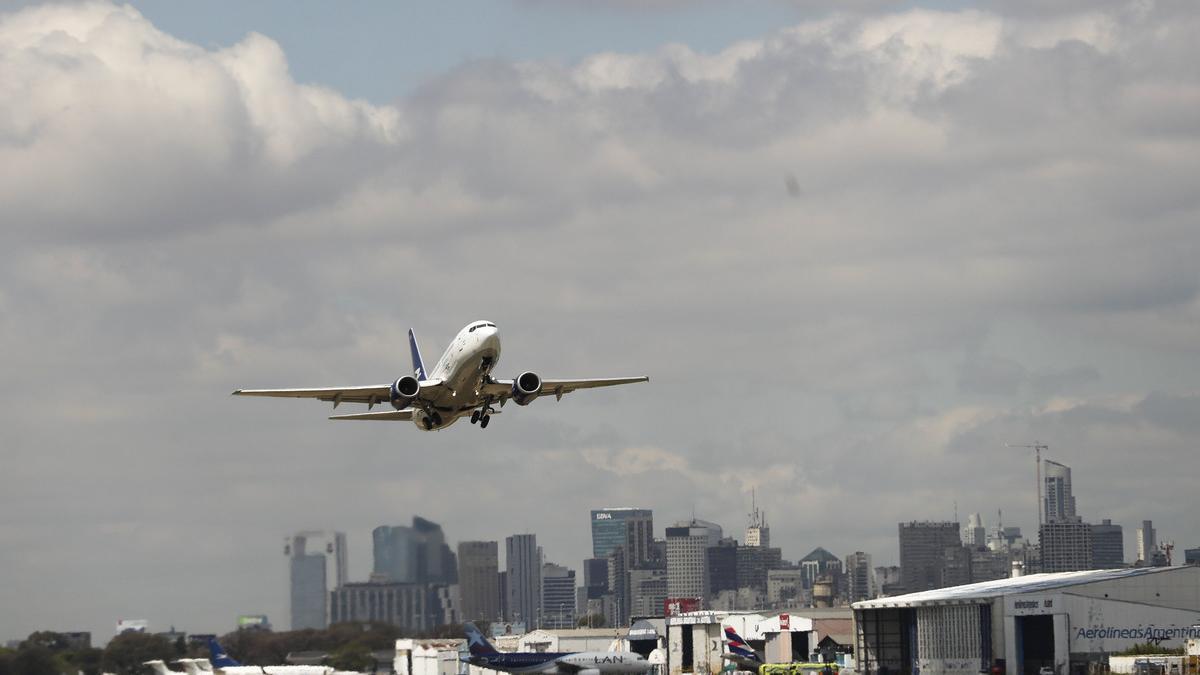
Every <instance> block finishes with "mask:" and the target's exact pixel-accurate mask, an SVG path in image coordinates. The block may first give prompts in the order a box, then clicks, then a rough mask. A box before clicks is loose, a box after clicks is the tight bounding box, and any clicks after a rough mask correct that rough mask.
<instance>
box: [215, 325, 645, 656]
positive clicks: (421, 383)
mask: <svg viewBox="0 0 1200 675" xmlns="http://www.w3.org/2000/svg"><path fill="white" fill-rule="evenodd" d="M408 344H409V348H410V350H411V352H412V364H413V374H412V375H405V376H403V377H400V378H397V379H396V381H395V382H392V383H391V384H373V385H368V386H355V387H321V388H317V389H238V390H237V391H235V392H233V394H234V396H277V397H284V398H315V399H317V400H320V401H332V402H333V407H334V408H337V407H338V405H339V404H341V403H366V404H367V412H360V413H353V414H349V415H334V416H332V417H330V418H329V419H331V420H388V421H396V420H399V421H411V422H413V423H414V424H416V425H417V428H418V429H422V430H424V431H433V430H435V429H438V430H440V429H445V428H446V427H448V426H450V425H451V424H454V423H455V422H456V421H458V419H459V418H460V417H467V416H470V418H471V424H479V426H480V428H483V429H486V428H487V425H488V422H489V421H490V420H491V418H492V415H494V414H497V413H498V411H497V410H496V409H495V408H494V407H493V406H494V405H495V404H497V403H498V404H499V405H500V407H504V404H505V403H506V402H507V401H509V400H510V399H511V400H512V401H514V402H515V403H516V404H517V405H520V406H526V405H529V404H530V403H533V401H534V400H535V399H537V398H538V397H543V396H550V395H553V396H554V397H555V399H557V400H562V397H563V395H564V394H568V393H570V392H572V391H575V390H576V389H594V388H596V387H612V386H616V385H619V384H632V383H634V382H646V381H648V380H649V379H650V378H649V377H645V376H642V377H610V378H598V379H585V380H562V379H550V378H542V377H541V376H540V375H538V374H537V373H535V372H533V371H525V372H524V373H521V374H520V375H518V376H517V377H516V378H515V379H512V380H498V379H495V378H493V377H492V369H493V368H495V367H496V362H497V361H499V360H500V334H499V332H498V330H497V328H496V324H494V323H492V322H490V321H474V322H472V323H470V324H468V325H467V326H466V327H465V328H463V329H462V330H461V331H459V332H458V335H456V336H455V337H454V340H453V341H452V342H451V343H450V346H449V347H447V348H446V352H445V353H444V354H442V358H440V359H438V362H437V364H436V365H434V367H433V369H432V370H426V369H425V362H424V360H423V359H422V358H421V350H420V349H419V348H418V347H417V336H416V334H415V333H413V331H412V330H411V329H410V330H409V331H408ZM381 403H390V404H391V407H392V410H382V411H377V412H372V411H371V410H372V408H374V407H375V406H376V405H379V404H381ZM213 665H216V662H215V661H214V663H213Z"/></svg>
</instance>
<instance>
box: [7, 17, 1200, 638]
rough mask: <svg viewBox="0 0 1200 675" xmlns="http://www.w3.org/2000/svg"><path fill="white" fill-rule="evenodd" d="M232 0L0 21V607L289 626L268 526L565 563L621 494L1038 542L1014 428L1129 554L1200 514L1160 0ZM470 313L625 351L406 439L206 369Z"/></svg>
mask: <svg viewBox="0 0 1200 675" xmlns="http://www.w3.org/2000/svg"><path fill="white" fill-rule="evenodd" d="M243 5H244V3H234V2H230V1H224V2H218V3H217V4H208V3H203V4H201V3H197V2H194V1H193V0H182V1H180V2H170V3H162V2H143V3H139V2H135V3H133V4H118V3H111V2H106V1H105V0H96V1H95V2H87V3H73V2H66V3H40V2H29V1H27V0H18V2H15V3H7V4H5V7H4V9H3V10H0V50H2V51H3V53H4V54H5V55H6V58H4V59H0V81H2V82H5V83H6V91H7V92H8V94H9V95H7V96H5V97H3V99H2V100H0V173H2V174H3V178H4V179H3V180H0V212H2V213H3V214H4V227H2V228H0V346H2V347H3V349H0V354H3V356H2V357H0V359H2V361H0V367H2V369H3V372H4V373H5V375H6V382H7V383H8V384H9V386H8V387H5V388H4V389H3V390H0V454H2V458H3V463H4V464H3V465H4V471H0V538H2V540H3V542H4V546H3V547H0V569H3V570H4V571H5V574H6V581H7V583H5V584H4V585H3V586H0V606H3V607H5V608H10V609H9V611H7V612H5V613H3V615H0V636H5V637H9V638H19V637H22V636H25V635H28V634H29V633H30V632H32V631H33V630H35V629H38V628H46V627H58V628H64V629H69V630H91V631H93V632H94V634H95V635H96V636H97V637H98V638H99V637H102V636H105V635H106V634H107V633H108V632H109V631H110V630H111V628H112V626H113V625H114V621H115V620H116V619H119V618H122V617H143V618H146V619H148V620H149V621H151V623H152V625H155V626H169V625H172V624H174V625H176V626H184V625H186V626H188V627H189V628H192V629H200V630H213V629H217V628H219V627H221V626H224V625H227V622H228V621H229V617H231V616H236V615H240V614H243V613H247V614H267V615H269V616H271V617H272V619H273V620H274V621H277V622H279V623H280V625H283V624H285V623H286V621H284V620H283V619H284V618H285V617H286V616H287V614H288V609H287V598H288V590H289V589H288V579H287V574H285V572H284V570H285V569H286V566H287V565H288V561H287V559H286V558H285V557H284V556H282V555H281V554H280V543H281V542H280V537H281V536H286V535H287V534H288V533H292V532H297V531H301V530H305V529H309V528H314V529H320V530H330V531H341V532H346V533H347V535H348V537H349V541H348V548H349V551H348V559H347V566H348V568H349V569H348V573H349V577H350V578H352V579H358V580H362V579H366V578H367V577H368V575H369V572H370V570H371V568H372V560H371V552H370V542H369V538H368V536H367V535H368V533H370V532H371V530H372V529H373V528H375V527H378V526H381V525H387V526H394V525H396V524H398V523H404V522H407V521H406V520H405V519H403V518H400V515H399V514H422V515H425V516H427V517H430V518H433V519H434V520H436V521H437V522H438V523H440V524H441V525H442V527H444V528H445V532H446V533H447V534H448V536H449V538H450V539H452V540H453V542H457V541H478V540H499V539H502V538H503V537H506V536H508V535H510V534H513V533H536V535H537V539H538V542H539V543H540V544H541V545H542V546H544V547H545V559H546V560H549V561H551V562H555V563H557V564H562V565H566V566H568V567H569V568H572V569H575V570H576V571H577V573H578V572H579V571H580V568H579V567H578V564H579V561H581V560H583V559H586V557H587V555H588V552H589V551H591V550H592V546H591V544H592V542H591V541H590V540H589V532H588V528H587V525H586V523H587V518H588V516H587V514H588V513H589V512H590V511H591V510H592V509H600V508H604V507H607V506H612V505H614V504H630V505H635V506H638V507H643V508H647V509H652V510H653V511H654V512H655V514H656V515H657V516H658V525H659V526H661V525H663V524H669V523H673V522H677V521H679V520H687V519H688V518H689V515H690V514H695V516H696V517H698V518H703V519H707V520H711V521H713V522H716V523H718V524H720V525H722V526H723V527H724V528H725V532H726V533H727V534H732V533H737V536H738V537H739V538H740V537H742V536H744V535H743V534H742V533H743V532H744V528H745V525H746V523H745V520H744V514H746V513H749V512H751V511H752V510H753V508H754V506H757V507H758V508H760V509H761V510H762V511H764V512H765V513H767V514H769V515H770V541H771V545H772V546H773V547H780V548H782V549H783V556H784V557H785V558H787V559H791V560H795V559H796V558H797V557H799V556H801V555H804V554H806V553H807V552H808V551H810V550H812V549H814V548H816V547H818V546H820V547H824V548H825V549H827V550H828V551H830V552H831V553H833V554H835V555H836V556H838V557H839V558H842V557H844V556H846V555H848V554H850V553H852V552H854V551H863V552H864V553H868V554H871V555H872V563H873V564H875V565H877V566H887V565H888V564H889V563H890V562H894V561H895V558H894V556H895V555H896V553H895V550H896V547H895V538H896V536H897V534H896V523H897V522H898V521H901V520H904V521H908V520H918V521H924V520H930V521H946V520H957V518H955V511H956V508H955V505H956V504H957V507H958V509H957V510H959V512H961V513H963V514H967V513H974V512H978V513H981V514H983V515H984V516H985V517H986V520H987V522H988V524H989V525H991V524H994V523H996V522H997V520H998V519H997V518H995V517H994V516H993V514H994V513H995V512H996V511H997V510H1003V514H1004V516H1003V521H1004V523H1005V524H1015V525H1020V526H1021V528H1022V531H1023V532H1024V535H1025V537H1026V538H1027V539H1029V540H1035V539H1036V537H1037V527H1036V525H1035V516H1034V513H1035V512H1036V510H1037V508H1038V507H1039V505H1040V500H1037V499H1036V498H1035V488H1040V487H1041V486H1038V485H1037V484H1035V480H1036V477H1035V474H1034V471H1033V469H1034V467H1033V466H1031V465H1032V460H1033V455H1034V451H1033V450H1030V449H1025V448H1021V449H1017V448H1012V447H1009V445H1010V444H1011V445H1025V444H1030V443H1034V442H1035V439H1036V441H1037V442H1040V443H1041V444H1044V445H1047V446H1048V447H1049V449H1048V450H1047V451H1046V455H1047V456H1048V457H1050V458H1052V459H1053V460H1055V461H1058V462H1061V463H1062V464H1064V465H1067V466H1070V467H1072V469H1073V472H1074V475H1073V486H1072V488H1073V496H1074V497H1075V498H1076V499H1077V501H1078V505H1079V512H1080V514H1083V515H1084V516H1085V517H1086V520H1087V521H1088V522H1089V523H1092V524H1095V523H1097V522H1099V521H1101V520H1102V519H1104V518H1107V519H1110V520H1111V522H1112V523H1114V524H1120V525H1122V526H1123V537H1124V540H1125V542H1124V543H1125V546H1124V550H1125V551H1126V557H1127V558H1128V557H1131V554H1130V552H1132V551H1133V550H1135V548H1136V547H1135V544H1134V541H1133V539H1132V537H1133V536H1134V533H1135V532H1136V531H1137V530H1138V529H1139V527H1138V523H1140V522H1141V521H1143V520H1152V521H1153V528H1154V529H1155V530H1156V540H1157V541H1161V542H1170V541H1174V542H1175V543H1176V544H1177V545H1178V547H1179V548H1178V549H1176V554H1177V555H1178V552H1179V551H1182V550H1186V549H1188V548H1195V547H1196V546H1197V545H1198V544H1200V523H1197V522H1196V521H1195V519H1194V518H1192V517H1191V516H1190V514H1191V513H1193V512H1194V511H1195V507H1196V497H1195V495H1194V491H1193V490H1192V489H1191V487H1192V478H1191V477H1192V476H1193V475H1194V474H1195V471H1194V467H1195V462H1196V460H1195V448H1196V446H1197V444H1198V442H1200V426H1197V424H1196V420H1197V419H1200V392H1198V391H1197V386H1196V382H1198V381H1200V359H1198V358H1196V356H1197V345H1200V276H1198V275H1197V274H1196V264H1195V259H1196V257H1197V256H1196V251H1197V247H1198V246H1200V233H1198V230H1197V228H1196V227H1195V223H1196V221H1197V217H1198V214H1200V190H1197V189H1196V185H1195V184H1196V178H1195V177H1196V176H1198V175H1200V153H1197V152H1196V151H1195V147H1196V145H1197V143H1200V122H1198V121H1197V120H1198V118H1197V116H1196V114H1195V104H1194V101H1193V100H1192V98H1190V94H1189V92H1193V91H1197V90H1200V72H1198V71H1197V69H1196V68H1194V67H1191V66H1192V64H1193V63H1195V62H1198V61H1200V43H1198V42H1197V41H1196V40H1195V39H1194V36H1195V35H1196V34H1197V33H1198V32H1200V11H1197V9H1196V7H1195V5H1194V4H1190V3H1178V2H1154V3H1142V2H1135V1H1134V0H1114V1H1113V2H1104V3H1099V4H1095V3H1092V4H1086V6H1085V4H1081V3H1065V4H1064V3H1043V4H1038V3H1027V2H1025V3H995V2H991V3H968V4H967V5H962V4H958V5H956V4H955V3H945V2H940V1H937V0H916V1H915V2H906V3H889V2H864V3H853V7H849V6H847V5H846V3H833V2H817V3H751V4H750V5H747V6H741V5H740V4H739V5H736V6H735V5H732V4H731V5H724V4H723V3H679V2H668V3H661V2H659V3H630V2H625V1H617V0H598V1H597V2H587V3H580V2H570V3H539V2H520V1H515V2H514V1H511V0H484V1H483V2H480V3H478V4H472V6H471V7H470V8H466V7H455V8H447V7H446V6H445V4H444V3H403V4H402V5H396V4H394V3H378V2H377V3H372V2H366V3H361V4H356V5H355V7H354V8H353V9H346V8H343V7H340V6H337V5H322V4H320V3H314V4H313V5H311V6H307V5H306V7H307V8H308V9H307V10H306V11H302V12H300V11H295V9H294V7H293V6H292V4H291V3H286V2H282V1H280V0H265V1H264V2H262V3H256V4H255V6H254V7H253V8H244V7H243ZM731 8H732V9H731ZM533 261H538V262H539V266H538V268H537V273H536V274H535V273H533V272H532V271H531V270H532V264H533ZM479 319H484V320H487V321H489V322H494V323H495V324H496V326H497V327H498V330H499V331H500V333H501V334H503V336H504V345H505V347H504V358H503V360H502V361H501V362H500V364H501V366H503V369H504V370H505V372H498V373H497V376H498V377H504V378H511V377H515V376H516V375H518V374H519V373H518V372H513V370H511V369H509V366H504V364H509V365H510V366H511V367H512V368H513V369H515V368H516V367H517V364H520V367H521V368H529V369H531V370H533V371H535V372H538V373H543V374H563V375H565V376H587V375H589V374H593V373H600V374H607V373H614V374H620V373H625V374H630V375H639V374H646V375H649V376H650V378H651V380H650V382H649V383H648V384H646V385H640V386H639V387H629V388H627V389H626V390H622V391H614V392H608V391H604V390H600V391H596V392H589V393H588V396H587V397H586V399H584V398H583V397H579V398H573V397H564V398H563V399H562V401H556V400H555V397H552V396H546V397H542V398H540V399H538V400H537V401H534V402H533V403H532V404H531V405H529V406H528V407H527V408H521V414H519V415H518V414H511V410H512V409H511V405H512V404H511V402H510V404H509V405H510V407H509V408H506V409H505V410H504V411H503V414H500V415H497V416H496V417H495V419H493V420H492V423H491V424H490V426H489V428H488V429H487V430H486V432H480V430H479V429H478V427H474V428H472V427H470V426H469V425H461V426H456V427H455V428H453V429H450V430H448V431H447V432H443V433H434V434H413V433H411V432H412V431H413V430H412V429H404V428H400V427H399V426H397V425H394V424H388V423H381V424H376V425H368V424H347V423H343V422H331V421H327V420H325V419H323V417H324V416H325V415H326V414H333V410H332V408H333V407H332V405H321V404H318V403H315V402H304V403H296V404H295V405H277V404H278V403H279V402H278V401H270V400H261V399H252V400H245V399H234V398H232V397H230V396H229V393H230V392H232V391H234V390H235V389H237V388H240V387H246V386H253V385H255V384H258V383H265V384H270V385H278V386H295V387H307V386H316V385H319V384H322V383H351V382H376V383H387V382H393V381H395V379H396V378H397V377H399V376H400V375H404V374H407V373H408V372H409V371H410V369H411V366H410V362H409V358H408V349H407V344H406V334H407V331H408V330H409V329H410V328H416V329H417V331H418V333H419V337H420V339H421V341H422V342H423V343H424V344H425V345H427V346H428V345H434V344H445V343H446V342H447V340H448V339H449V338H450V337H451V336H452V335H454V334H455V332H456V331H457V330H459V329H460V328H461V327H462V326H463V325H464V324H466V323H468V322H470V321H474V320H479ZM309 403H311V405H308V404H309ZM349 408H350V406H349V404H347V403H343V404H342V405H341V406H340V407H339V408H338V410H337V411H336V412H337V413H338V414H340V413H343V412H347V411H348V409H349ZM377 409H378V407H377ZM405 431H407V432H409V433H403V432H405ZM751 495H755V496H754V498H753V499H754V500H755V504H754V506H752V505H751V501H752V498H751ZM1147 535H1148V531H1147ZM314 562H315V561H314ZM719 562H722V564H725V563H727V562H728V561H727V560H724V561H719ZM979 562H981V563H983V562H987V561H983V560H981V561H979ZM974 564H975V561H967V560H966V559H965V557H964V558H963V559H961V560H956V561H955V565H956V567H955V569H954V570H953V573H954V574H962V573H963V572H964V571H968V567H969V566H973V565H974ZM314 567H315V565H314ZM970 569H974V567H970ZM314 576H315V575H314ZM647 576H653V575H647ZM640 581H642V582H645V585H646V586H647V588H655V587H656V584H659V582H660V581H661V580H659V579H653V578H648V579H642V580H640ZM776 582H777V583H776V590H777V592H779V593H785V592H786V589H785V587H786V585H787V583H788V581H787V580H786V579H782V578H779V579H776ZM363 592H364V593H365V592H367V591H366V590H364V591H363ZM731 601H732V602H734V603H736V602H739V601H740V600H739V599H738V598H733V599H732V600H731ZM231 603H233V604H234V605H236V606H231ZM347 611H353V608H349V607H348V608H347Z"/></svg>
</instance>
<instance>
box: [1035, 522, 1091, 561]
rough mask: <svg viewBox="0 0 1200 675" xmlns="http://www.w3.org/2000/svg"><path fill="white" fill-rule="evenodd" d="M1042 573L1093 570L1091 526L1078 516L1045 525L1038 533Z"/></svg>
mask: <svg viewBox="0 0 1200 675" xmlns="http://www.w3.org/2000/svg"><path fill="white" fill-rule="evenodd" d="M1038 546H1039V549H1040V550H1041V556H1042V557H1041V568H1040V569H1041V571H1042V572H1076V571H1079V570H1090V569H1092V526H1091V525H1090V524H1088V523H1085V522H1083V521H1082V520H1080V519H1079V517H1078V516H1076V517H1074V518H1058V519H1055V520H1050V521H1047V522H1045V523H1042V526H1041V527H1040V528H1039V529H1038Z"/></svg>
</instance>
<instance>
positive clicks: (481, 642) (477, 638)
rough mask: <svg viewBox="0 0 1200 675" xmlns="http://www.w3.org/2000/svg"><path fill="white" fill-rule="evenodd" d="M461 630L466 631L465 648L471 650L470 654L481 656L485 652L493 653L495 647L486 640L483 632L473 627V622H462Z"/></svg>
mask: <svg viewBox="0 0 1200 675" xmlns="http://www.w3.org/2000/svg"><path fill="white" fill-rule="evenodd" d="M463 630H464V631H466V633H467V648H468V649H470V651H471V656H483V655H485V654H495V653H497V652H496V648H495V647H493V646H492V643H490V642H488V641H487V638H485V637H484V636H483V633H480V632H479V629H478V628H476V627H475V624H473V623H465V624H463Z"/></svg>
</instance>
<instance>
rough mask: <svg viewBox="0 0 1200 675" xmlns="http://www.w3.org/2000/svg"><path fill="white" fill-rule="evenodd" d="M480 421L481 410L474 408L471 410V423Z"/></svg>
mask: <svg viewBox="0 0 1200 675" xmlns="http://www.w3.org/2000/svg"><path fill="white" fill-rule="evenodd" d="M478 421H479V411H478V410H472V411H471V424H475V423H476V422H478Z"/></svg>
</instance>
